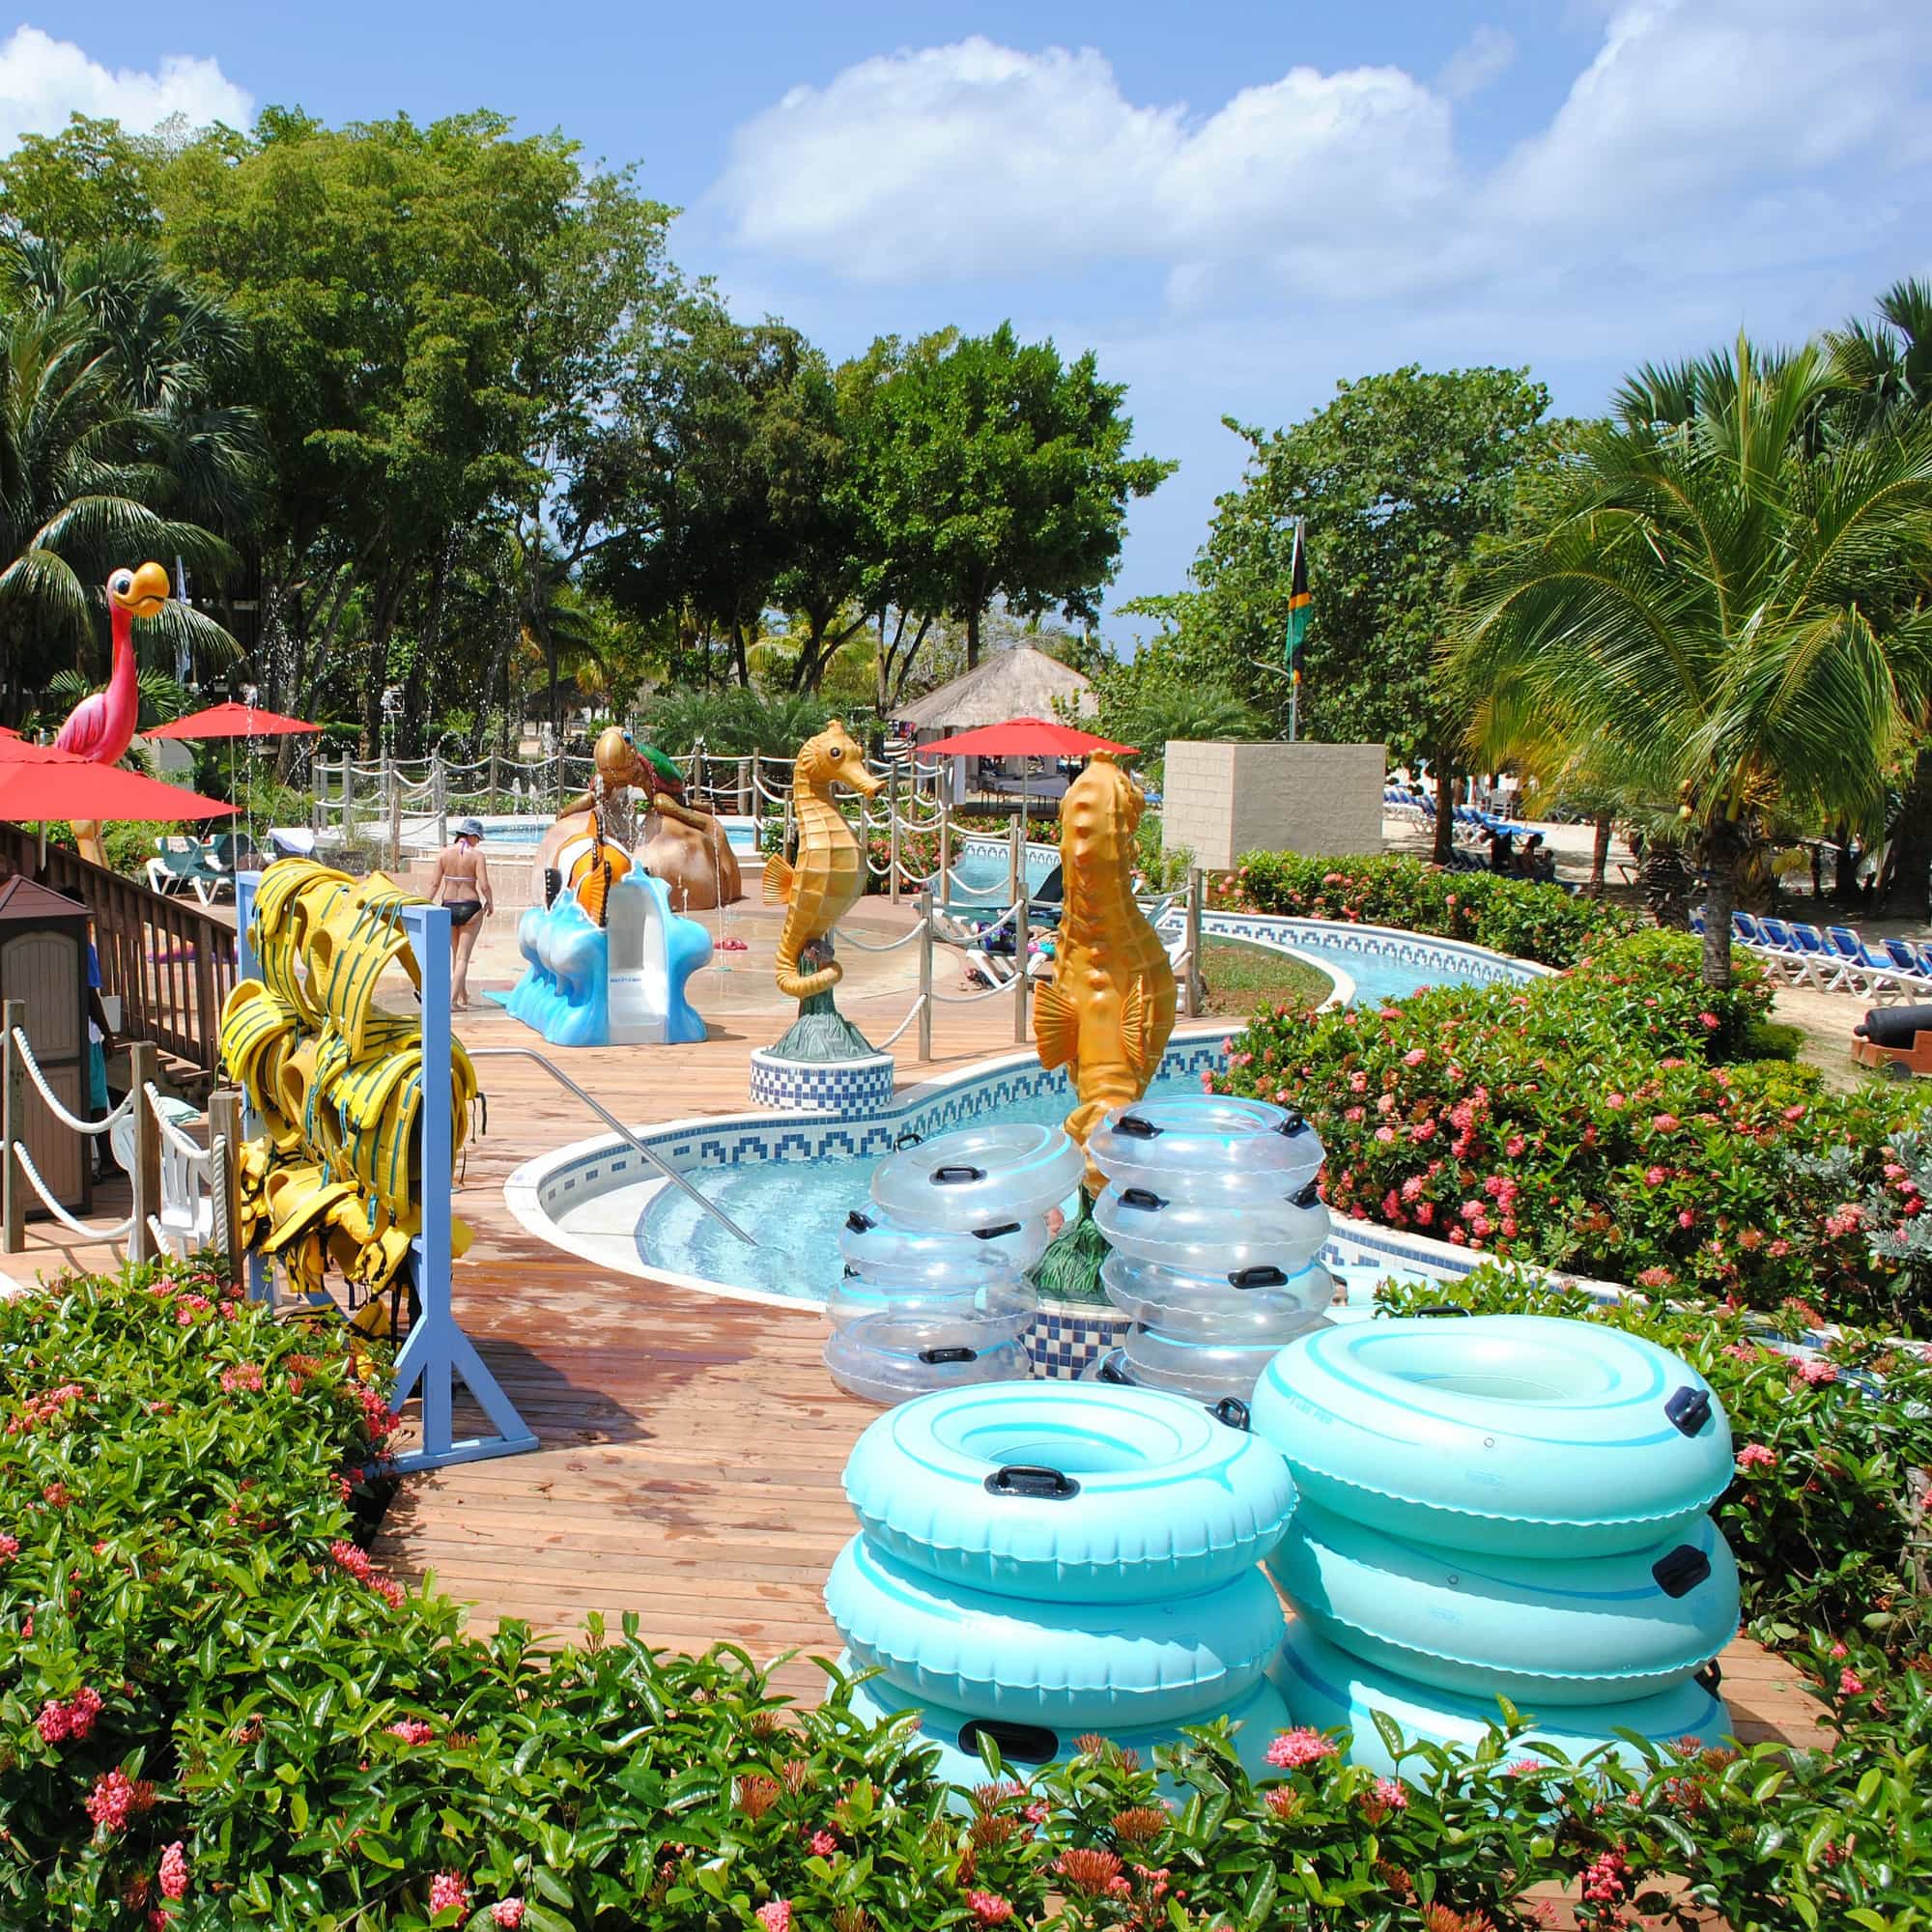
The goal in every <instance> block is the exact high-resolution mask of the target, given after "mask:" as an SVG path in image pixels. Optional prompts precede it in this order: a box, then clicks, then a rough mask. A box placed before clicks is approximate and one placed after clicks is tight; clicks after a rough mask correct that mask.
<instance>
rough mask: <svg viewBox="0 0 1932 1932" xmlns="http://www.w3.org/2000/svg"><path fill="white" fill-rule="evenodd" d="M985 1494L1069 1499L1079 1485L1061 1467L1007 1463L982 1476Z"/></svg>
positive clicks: (1042, 1499) (1053, 1499) (1041, 1499)
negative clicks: (984, 1476) (984, 1478)
mask: <svg viewBox="0 0 1932 1932" xmlns="http://www.w3.org/2000/svg"><path fill="white" fill-rule="evenodd" d="M985 1491H986V1493H987V1494H988V1495H989V1496H1030V1497H1033V1498H1036V1499H1037V1500H1038V1501H1040V1502H1049V1503H1065V1502H1071V1501H1072V1500H1073V1498H1074V1497H1075V1496H1077V1495H1078V1494H1079V1493H1080V1485H1079V1484H1078V1483H1077V1482H1075V1481H1074V1480H1073V1478H1072V1477H1071V1476H1069V1475H1068V1474H1067V1473H1066V1471H1065V1469H1056V1468H1054V1467H1052V1466H1051V1465H1050V1464H1048V1463H1006V1464H1004V1465H1003V1466H1002V1467H1000V1468H997V1469H995V1470H994V1471H993V1473H992V1474H991V1475H990V1476H988V1477H987V1478H986V1482H985Z"/></svg>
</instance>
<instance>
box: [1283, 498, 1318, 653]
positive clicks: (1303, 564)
mask: <svg viewBox="0 0 1932 1932" xmlns="http://www.w3.org/2000/svg"><path fill="white" fill-rule="evenodd" d="M1301 531H1302V520H1301V519H1300V518H1299V517H1297V518H1296V519H1295V520H1294V561H1293V563H1292V564H1291V565H1290V566H1289V582H1288V668H1289V669H1290V670H1292V671H1293V673H1294V675H1295V676H1296V678H1297V679H1298V678H1299V677H1300V676H1301V645H1302V640H1303V639H1305V638H1306V637H1307V636H1308V617H1309V610H1310V606H1311V605H1312V604H1313V603H1314V601H1315V600H1314V599H1313V598H1312V597H1311V596H1310V595H1309V592H1308V547H1307V545H1305V544H1304V543H1303V542H1302V540H1301Z"/></svg>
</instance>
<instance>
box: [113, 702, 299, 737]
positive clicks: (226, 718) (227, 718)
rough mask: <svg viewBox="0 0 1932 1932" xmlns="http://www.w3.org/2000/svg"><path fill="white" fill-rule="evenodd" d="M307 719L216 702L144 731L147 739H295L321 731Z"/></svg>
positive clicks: (258, 708)
mask: <svg viewBox="0 0 1932 1932" xmlns="http://www.w3.org/2000/svg"><path fill="white" fill-rule="evenodd" d="M321 729H322V726H321V725H311V724H310V723H309V722H308V720H307V719H305V718H289V717H286V716H284V715H283V714H282V713H281V712H279V711H264V710H263V709H262V708H261V706H260V705H256V704H237V703H235V702H234V701H233V700H232V699H231V700H230V701H229V702H228V703H226V704H212V705H210V706H209V708H208V709H207V710H206V711H191V712H189V713H188V715H187V716H186V717H185V718H177V719H176V720H175V722H174V723H173V724H172V725H156V726H155V728H154V729H153V730H152V731H143V732H142V733H141V735H142V737H144V738H294V737H298V736H299V735H300V734H301V733H302V732H304V731H320V730H321Z"/></svg>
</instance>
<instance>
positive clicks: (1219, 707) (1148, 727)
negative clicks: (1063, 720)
mask: <svg viewBox="0 0 1932 1932" xmlns="http://www.w3.org/2000/svg"><path fill="white" fill-rule="evenodd" d="M1069 722H1070V723H1075V724H1077V723H1078V722H1079V721H1078V720H1077V719H1069ZM1094 729H1095V730H1097V731H1098V732H1099V733H1100V734H1101V735H1102V736H1103V737H1107V738H1118V739H1119V740H1120V741H1121V742H1122V744H1126V745H1135V746H1138V747H1139V749H1140V753H1141V757H1140V768H1141V770H1142V772H1143V773H1144V774H1145V776H1146V777H1147V778H1148V779H1149V780H1150V781H1151V782H1153V783H1155V784H1158V783H1159V782H1160V781H1161V778H1162V775H1163V773H1164V771H1165V768H1166V763H1167V747H1168V743H1169V741H1170V740H1171V739H1175V738H1179V739H1192V740H1195V741H1197V742H1205V743H1225V742H1227V741H1229V740H1231V739H1247V738H1260V737H1263V736H1264V735H1265V733H1266V726H1265V725H1264V722H1263V721H1262V719H1261V718H1260V717H1259V716H1258V715H1257V714H1256V713H1255V712H1254V711H1253V710H1252V709H1251V708H1250V707H1249V706H1248V705H1247V704H1246V703H1244V702H1243V701H1242V699H1241V698H1240V697H1239V696H1236V694H1235V693H1234V692H1232V691H1230V690H1229V689H1228V688H1227V686H1226V685H1222V684H1212V683H1206V684H1202V683H1183V682H1179V681H1178V680H1176V679H1171V678H1169V677H1167V676H1158V677H1144V678H1139V679H1135V678H1133V677H1132V676H1131V672H1129V677H1128V679H1127V681H1126V689H1125V690H1124V691H1122V692H1121V693H1120V695H1119V696H1114V695H1113V694H1111V693H1109V692H1107V691H1106V690H1105V689H1104V687H1103V689H1102V692H1101V698H1100V716H1099V719H1098V721H1097V723H1096V724H1095V725H1094Z"/></svg>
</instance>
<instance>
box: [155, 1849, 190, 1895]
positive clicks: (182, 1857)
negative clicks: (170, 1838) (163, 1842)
mask: <svg viewBox="0 0 1932 1932" xmlns="http://www.w3.org/2000/svg"><path fill="white" fill-rule="evenodd" d="M161 1896H162V1897H163V1898H185V1897H186V1896H187V1853H186V1851H185V1848H184V1847H183V1845H182V1841H181V1840H180V1839H179V1838H177V1839H176V1840H175V1841H174V1843H173V1844H172V1845H170V1846H169V1847H168V1848H167V1850H166V1851H164V1852H163V1853H162V1854H161Z"/></svg>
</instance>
